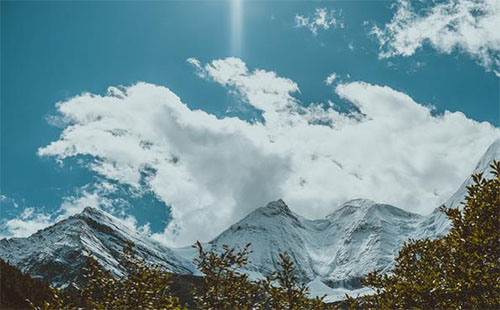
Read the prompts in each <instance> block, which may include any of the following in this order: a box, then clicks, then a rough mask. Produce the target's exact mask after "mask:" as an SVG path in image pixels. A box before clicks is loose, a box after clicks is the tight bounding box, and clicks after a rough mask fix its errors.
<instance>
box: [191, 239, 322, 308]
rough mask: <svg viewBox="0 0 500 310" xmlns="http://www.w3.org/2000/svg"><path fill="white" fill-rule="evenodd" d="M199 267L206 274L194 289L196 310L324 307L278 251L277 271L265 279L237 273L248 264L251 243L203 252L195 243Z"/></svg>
mask: <svg viewBox="0 0 500 310" xmlns="http://www.w3.org/2000/svg"><path fill="white" fill-rule="evenodd" d="M195 247H196V248H197V249H198V253H199V254H198V255H199V257H198V258H197V259H195V261H194V262H195V264H196V265H197V267H198V269H199V270H200V271H201V272H203V273H204V274H205V277H204V285H203V286H201V287H200V289H199V290H198V291H195V299H196V300H197V306H198V307H199V309H207V310H208V309H211V310H213V309H216V310H232V309H241V310H245V309H254V310H267V309H273V310H319V309H325V305H324V303H323V301H322V298H321V299H320V298H315V299H309V298H308V296H307V294H308V293H309V290H308V288H307V286H306V285H305V284H304V283H301V282H300V281H299V278H298V277H297V275H296V274H295V268H294V267H293V262H292V260H291V258H290V257H289V256H288V255H286V254H279V257H280V261H279V263H278V270H276V271H275V272H273V273H272V274H270V275H268V276H267V277H266V279H265V280H251V279H249V277H248V275H247V274H244V273H242V272H239V271H238V270H241V268H242V267H244V266H245V265H246V264H247V263H248V257H247V256H248V254H249V253H250V244H247V245H246V246H245V247H244V248H243V249H241V250H236V249H235V248H229V247H228V246H225V245H224V246H223V247H222V251H221V252H218V251H217V249H215V248H214V247H212V249H211V250H210V251H205V250H204V249H203V247H202V245H201V243H199V242H197V243H196V245H195Z"/></svg>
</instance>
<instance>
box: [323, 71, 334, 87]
mask: <svg viewBox="0 0 500 310" xmlns="http://www.w3.org/2000/svg"><path fill="white" fill-rule="evenodd" d="M336 79H337V73H335V72H332V74H330V75H329V76H327V78H326V80H325V84H326V85H332V84H333V82H334V81H335V80H336Z"/></svg>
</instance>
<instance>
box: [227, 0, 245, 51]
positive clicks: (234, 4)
mask: <svg viewBox="0 0 500 310" xmlns="http://www.w3.org/2000/svg"><path fill="white" fill-rule="evenodd" d="M230 1H231V54H232V56H241V49H242V43H243V42H242V36H243V0H230Z"/></svg>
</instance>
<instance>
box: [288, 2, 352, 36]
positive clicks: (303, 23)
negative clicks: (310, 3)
mask: <svg viewBox="0 0 500 310" xmlns="http://www.w3.org/2000/svg"><path fill="white" fill-rule="evenodd" d="M339 18H340V13H337V12H336V11H335V10H331V11H330V12H328V11H327V10H326V8H317V9H316V10H315V11H314V14H313V15H311V16H303V15H298V14H297V15H295V26H296V27H297V28H303V27H305V28H307V29H309V31H311V32H312V34H313V35H317V34H318V30H320V29H323V30H328V29H330V27H331V28H344V24H343V23H342V22H341V21H340V20H339Z"/></svg>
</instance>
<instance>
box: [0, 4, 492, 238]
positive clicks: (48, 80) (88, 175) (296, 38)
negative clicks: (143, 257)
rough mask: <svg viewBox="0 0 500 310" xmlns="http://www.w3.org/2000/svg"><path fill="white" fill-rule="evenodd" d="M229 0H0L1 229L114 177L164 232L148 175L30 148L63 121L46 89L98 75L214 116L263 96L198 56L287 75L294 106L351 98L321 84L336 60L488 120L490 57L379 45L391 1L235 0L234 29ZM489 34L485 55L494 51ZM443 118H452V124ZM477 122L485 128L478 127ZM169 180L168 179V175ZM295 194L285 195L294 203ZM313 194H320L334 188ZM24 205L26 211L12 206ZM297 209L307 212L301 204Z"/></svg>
mask: <svg viewBox="0 0 500 310" xmlns="http://www.w3.org/2000/svg"><path fill="white" fill-rule="evenodd" d="M234 2H235V1H233V2H231V1H163V2H114V1H110V2H103V3H100V2H93V1H92V2H59V1H57V2H17V1H16V2H14V1H13V2H2V3H1V65H2V66H1V162H0V165H1V175H0V176H1V193H2V195H3V196H2V197H4V198H3V199H2V201H1V203H2V204H1V210H0V211H1V214H0V219H1V220H2V221H3V224H4V226H3V233H4V234H7V235H8V234H9V232H8V230H9V228H8V226H5V223H7V221H9V220H12V219H16V218H17V219H19V218H21V219H27V220H28V219H32V218H33V217H34V216H35V218H36V215H35V214H43V216H46V217H43V219H44V220H42V221H41V222H42V224H41V225H42V226H43V225H45V224H47V223H50V222H51V221H53V220H54V216H56V214H60V213H61V204H62V203H63V202H64V201H66V202H70V201H73V200H74V199H77V197H80V196H81V195H82V192H87V193H89V192H92V193H94V194H96V195H100V194H99V193H98V192H99V189H96V188H99V186H101V185H102V182H107V184H112V185H114V186H116V187H117V188H119V189H118V190H114V191H112V193H111V192H106V193H105V194H103V195H105V196H106V197H107V198H108V201H110V204H111V205H112V206H111V207H114V209H113V210H114V211H115V212H117V213H118V214H121V215H122V216H125V215H126V214H130V215H133V216H134V217H135V218H136V219H137V223H138V225H144V224H146V223H149V225H150V229H151V231H152V232H153V233H161V232H163V230H164V228H165V224H166V223H167V222H168V221H169V218H170V215H169V214H170V211H169V208H168V207H166V205H167V204H169V203H170V201H169V200H168V199H163V198H162V197H164V196H162V194H161V193H160V192H158V191H156V190H155V188H154V186H152V185H150V184H145V185H144V186H143V187H142V188H141V189H140V190H137V189H133V188H132V187H133V186H132V187H131V185H130V184H127V182H124V181H123V180H120V179H119V178H110V177H109V175H103V174H102V173H98V172H96V171H95V170H92V169H89V167H88V162H90V161H91V159H90V158H92V156H93V155H92V154H87V155H84V154H83V155H82V154H78V155H77V156H70V158H67V159H64V160H63V162H64V164H63V165H61V164H58V163H57V161H56V160H55V158H54V157H57V155H54V154H52V155H54V156H39V155H37V150H38V149H39V148H41V147H45V146H47V145H49V144H50V143H51V142H53V141H57V140H58V139H59V136H60V134H61V132H62V130H63V129H64V128H66V127H67V126H68V124H67V123H66V124H65V123H61V122H60V119H58V118H57V117H54V116H57V115H58V112H57V110H56V106H55V104H56V103H57V102H65V101H66V100H68V99H70V98H72V97H74V96H77V95H79V94H82V93H84V92H89V93H94V94H105V93H106V91H107V89H108V87H110V86H118V85H125V86H129V85H132V84H134V83H136V82H138V81H144V82H147V83H151V84H154V85H161V86H165V87H168V89H169V90H170V91H172V92H173V93H175V94H176V95H177V96H179V97H180V98H181V100H182V102H183V103H185V104H187V106H188V107H189V109H190V110H197V109H200V110H203V111H205V112H207V113H209V114H213V115H215V116H217V117H218V118H223V117H225V116H235V117H238V118H239V119H242V120H247V121H249V122H265V120H263V116H262V109H259V108H258V107H256V105H253V104H247V101H249V99H248V98H246V99H245V96H242V92H244V91H242V90H241V89H240V90H238V87H242V86H241V85H240V84H238V83H236V84H234V85H233V84H231V83H226V84H225V85H222V86H223V87H221V85H218V84H224V83H220V81H219V82H217V77H214V76H212V75H211V74H210V73H207V72H204V70H206V68H204V67H203V66H204V64H210V62H211V61H213V60H217V59H226V58H227V57H231V56H233V57H237V58H239V59H241V61H243V62H244V63H245V64H246V67H247V68H249V71H252V70H254V69H262V70H265V71H267V72H276V75H277V76H279V77H285V78H288V79H290V80H292V81H293V82H295V83H296V84H297V85H298V88H299V89H300V92H294V95H293V96H294V98H295V99H294V100H295V101H296V102H297V103H298V104H299V105H301V106H304V107H307V106H309V104H310V103H325V102H327V101H328V100H331V101H333V102H334V103H335V105H336V109H338V110H339V111H341V112H347V111H352V109H353V103H352V100H349V98H350V96H351V95H341V94H340V93H339V92H338V91H335V88H334V86H332V85H326V84H325V79H326V78H327V77H328V76H329V75H330V74H331V73H333V72H335V73H336V75H337V79H336V80H335V84H337V83H338V84H341V83H350V82H354V81H363V82H365V83H369V84H370V85H381V86H387V87H390V88H391V89H392V90H394V91H398V92H401V93H404V94H406V95H408V96H409V97H411V98H412V99H413V100H414V101H415V102H417V103H419V104H422V106H434V107H435V109H434V110H433V111H432V114H433V115H440V114H442V113H443V112H444V111H445V110H447V111H451V112H456V111H460V112H462V113H463V114H465V116H466V117H467V118H468V119H471V120H474V121H477V122H488V123H489V124H491V126H492V127H496V128H498V127H499V126H500V120H499V117H500V116H499V94H500V92H499V79H498V76H497V75H496V74H495V73H494V72H493V71H494V70H495V67H494V65H492V66H490V67H488V65H485V64H484V63H478V57H477V55H475V54H474V52H470V51H468V50H467V49H464V48H460V47H458V48H455V49H453V50H452V51H451V52H450V53H447V51H446V50H444V51H443V50H440V49H439V47H436V46H432V45H431V44H423V46H422V48H419V49H418V50H417V51H415V52H414V53H412V54H411V55H409V56H401V55H395V56H394V57H389V58H380V51H381V47H380V41H379V39H378V38H377V37H376V36H375V35H374V34H372V33H371V32H372V30H373V27H374V26H378V27H380V28H383V27H384V25H386V24H388V23H390V22H391V20H393V18H394V14H395V12H396V9H397V8H395V7H394V6H392V5H391V2H386V1H373V2H369V1H352V2H348V1H335V2H316V1H269V2H267V1H243V3H242V5H241V11H240V15H241V19H240V20H239V21H237V23H240V27H241V31H240V32H239V33H237V34H235V31H234V29H235V27H236V25H235V21H234V14H235V13H234V5H235V4H234ZM318 8H324V9H325V11H326V12H329V13H331V14H332V15H331V16H334V17H335V18H336V22H337V24H336V25H333V24H332V25H331V27H330V28H329V29H323V28H321V27H319V29H318V31H317V34H314V33H312V32H311V31H310V30H309V29H308V28H307V27H299V26H298V25H297V19H296V16H297V15H300V16H304V17H306V18H310V20H311V21H312V20H314V18H315V17H316V15H315V12H316V9H318ZM235 38H237V40H239V41H238V42H239V43H238V42H235V40H236V39H235ZM429 40H432V38H431V39H429ZM235 44H238V45H239V46H237V47H235ZM494 48H495V47H493V48H492V51H493V52H492V54H491V55H493V56H492V57H493V58H494V57H497V56H498V50H495V49H494ZM495 53H496V54H495ZM396 54H397V53H396ZM190 57H193V58H195V59H196V60H197V61H199V62H200V63H201V65H200V67H198V68H197V67H196V65H195V66H193V65H190V64H189V63H187V62H186V60H187V59H188V58H190ZM197 70H198V71H197ZM200 70H201V71H200ZM200 75H201V76H202V78H200ZM207 76H208V78H207ZM214 80H215V82H214ZM228 87H229V90H230V91H228V89H227V88H228ZM235 89H236V90H235ZM147 108H148V106H147V105H145V106H144V109H147ZM51 119H52V121H50V120H51ZM58 120H59V122H58ZM54 123H56V124H54ZM478 126H479V125H478ZM460 130H462V129H460ZM460 130H457V132H460ZM464 130H465V129H464ZM481 130H483V129H481ZM485 130H489V131H488V132H492V135H491V137H485V138H484V140H481V142H480V143H479V142H477V144H475V145H474V147H476V148H484V147H486V146H487V144H488V143H490V142H491V141H492V139H494V135H495V129H485ZM447 131H450V132H453V128H452V127H450V128H448V129H447ZM468 132H469V131H468ZM471 132H472V131H471ZM475 134H478V133H475ZM481 135H482V136H483V137H484V133H483V132H481ZM401 139H404V138H403V137H402V138H401ZM463 139H465V138H463ZM467 139H469V140H471V139H475V136H473V135H471V136H470V137H468V138H467ZM476 140H477V139H476ZM464 141H465V140H463V141H462V140H461V141H460V143H458V140H457V145H465V143H466V142H464ZM325 143H328V142H325ZM471 143H472V142H471ZM380 147H382V148H383V147H384V145H383V144H382V145H381V146H380ZM367 151H368V150H367ZM482 151H483V150H476V151H471V153H470V154H473V155H474V156H472V155H471V156H469V159H468V161H467V162H466V163H464V164H463V165H464V166H463V167H462V168H460V169H459V170H460V173H457V175H456V176H455V177H456V179H455V180H453V182H452V185H453V186H454V185H455V184H456V183H459V179H460V178H461V177H462V176H463V174H464V173H465V172H463V171H467V169H470V166H471V164H472V163H473V162H474V161H475V160H477V159H478V157H477V156H478V154H480V153H481V152H482ZM370 152H373V150H370ZM436 152H438V151H436ZM367 153H368V152H367ZM438 153H439V152H438ZM438 153H436V154H438ZM442 153H443V152H441V153H439V154H442ZM180 156H181V158H182V156H183V154H180ZM199 156H202V154H200V155H199ZM220 156H221V157H224V156H226V155H225V153H223V154H220ZM227 156H229V155H227ZM228 158H231V157H230V156H229V157H228ZM451 160H452V159H451V158H449V157H446V158H444V157H443V161H442V165H441V166H446V165H448V166H452V164H453V163H452V162H451ZM82 163H83V164H82ZM209 164H210V163H207V165H209ZM441 166H440V167H441ZM429 167H430V166H429ZM429 167H428V168H429ZM291 169H292V170H293V169H294V168H293V166H292V168H291ZM429 169H430V168H429ZM394 173H395V174H397V173H398V172H394ZM423 174H425V173H423ZM195 175H196V174H195ZM223 176H224V175H222V177H223ZM332 177H335V176H332ZM276 178H278V177H277V176H276ZM310 178H314V176H310ZM145 182H146V183H147V181H145ZM168 182H176V179H175V177H172V178H169V180H168ZM283 184H286V182H285V181H284V183H283ZM283 186H285V185H283ZM450 187H452V186H451V185H450ZM248 188H249V189H250V188H252V187H248ZM449 191H450V190H448V191H447V192H445V193H442V194H440V195H446V194H447V193H448V192H449ZM210 193H211V192H210ZM212 194H213V193H212ZM304 195H305V194H304ZM285 196H286V197H288V196H290V197H295V196H293V195H291V194H289V195H288V196H287V194H285ZM341 196H342V198H357V197H350V194H349V195H347V194H346V195H341ZM75 197H76V198H75ZM211 197H212V196H211ZM213 197H218V196H217V195H215V194H213ZM213 197H212V198H213ZM233 198H234V197H232V199H233ZM266 198H267V197H266ZM277 198H279V197H277ZM306 198H307V195H305V196H303V197H301V198H300V199H299V198H297V205H300V203H299V202H300V201H303V200H305V199H306ZM441 198H442V197H441V196H440V197H439V199H441ZM72 199H73V200H72ZM228 199H229V198H228ZM293 199H294V198H291V199H290V200H292V201H293ZM339 199H340V198H339ZM398 199H399V200H398ZM405 199H410V198H405ZM412 199H413V198H412ZM436 199H437V198H436ZM233 200H234V201H236V202H238V199H236V198H234V199H233ZM322 201H323V202H325V201H326V202H325V203H328V204H329V206H328V207H329V208H333V206H332V204H333V200H332V202H330V201H329V200H328V199H326V198H325V199H324V200H322ZM394 201H404V200H403V198H401V199H400V198H397V199H396V198H394ZM236 202H235V203H236ZM390 202H393V201H390ZM318 203H319V202H318ZM89 204H91V202H89ZM255 204H257V202H256V203H255ZM16 205H17V207H15V206H16ZM108 207H110V206H109V205H108ZM255 207H258V205H255ZM399 207H403V208H404V206H399ZM27 208H32V209H29V210H33V212H32V211H30V212H32V213H30V214H27V213H25V214H24V215H22V213H23V211H26V209H27ZM186 208H187V207H186ZM207 208H208V207H207ZM249 208H250V207H249ZM318 208H319V207H318ZM415 208H416V207H415ZM292 209H293V206H292ZM406 209H409V207H408V208H406ZM231 210H232V209H231ZM297 210H298V211H302V212H301V213H302V214H305V215H308V214H307V209H305V208H300V207H297ZM429 210H430V209H429V208H427V209H425V210H423V209H415V210H413V211H415V212H422V213H425V212H428V211H429ZM246 211H248V208H245V209H244V212H246ZM57 212H59V213H57ZM242 212H243V211H242ZM244 212H243V213H244ZM223 213H224V212H223ZM190 214H191V213H190ZM202 214H203V213H202ZM228 214H230V216H229V217H230V218H231V221H232V220H234V218H238V217H239V216H241V214H240V213H239V212H234V211H231V212H229V213H228ZM316 214H321V212H319V213H318V212H316V211H314V212H312V211H311V216H315V215H316ZM211 233H212V234H213V233H214V232H211Z"/></svg>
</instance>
